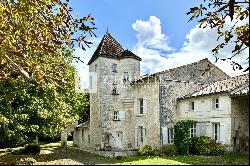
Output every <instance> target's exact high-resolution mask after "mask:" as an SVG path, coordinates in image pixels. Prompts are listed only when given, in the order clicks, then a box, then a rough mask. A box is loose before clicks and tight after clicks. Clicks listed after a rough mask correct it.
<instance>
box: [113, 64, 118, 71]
mask: <svg viewBox="0 0 250 166" xmlns="http://www.w3.org/2000/svg"><path fill="white" fill-rule="evenodd" d="M112 72H117V64H115V63H113V64H112Z"/></svg>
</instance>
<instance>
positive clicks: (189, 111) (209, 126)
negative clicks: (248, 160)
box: [177, 74, 249, 152]
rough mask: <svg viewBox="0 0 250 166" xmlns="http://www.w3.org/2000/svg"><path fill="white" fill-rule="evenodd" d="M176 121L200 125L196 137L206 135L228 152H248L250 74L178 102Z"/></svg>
mask: <svg viewBox="0 0 250 166" xmlns="http://www.w3.org/2000/svg"><path fill="white" fill-rule="evenodd" d="M177 110H178V111H177V114H178V115H177V117H178V118H179V119H180V120H184V119H185V120H187V119H192V120H196V121H198V123H197V124H196V125H194V126H193V133H192V134H193V135H192V136H199V135H207V136H209V137H211V138H213V139H214V140H216V141H217V142H220V143H222V144H224V145H225V146H226V147H227V149H228V150H230V151H232V150H235V151H240V152H248V141H249V76H248V74H245V75H241V76H237V77H233V78H229V79H225V80H222V81H216V82H213V83H211V84H209V85H207V86H204V87H202V88H200V89H197V90H195V91H194V92H191V93H189V94H188V95H185V96H183V97H181V98H179V99H178V109H177Z"/></svg>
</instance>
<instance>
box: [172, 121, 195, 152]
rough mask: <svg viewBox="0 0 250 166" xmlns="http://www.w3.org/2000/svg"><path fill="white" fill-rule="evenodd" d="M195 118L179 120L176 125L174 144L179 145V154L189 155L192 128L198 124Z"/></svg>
mask: <svg viewBox="0 0 250 166" xmlns="http://www.w3.org/2000/svg"><path fill="white" fill-rule="evenodd" d="M196 123H197V122H196V121H193V120H182V121H178V122H177V123H176V124H175V126H174V131H175V132H174V144H175V146H176V147H177V152H178V154H181V155H187V154H188V148H189V144H190V142H191V139H190V132H189V130H190V128H191V127H192V125H193V124H196Z"/></svg>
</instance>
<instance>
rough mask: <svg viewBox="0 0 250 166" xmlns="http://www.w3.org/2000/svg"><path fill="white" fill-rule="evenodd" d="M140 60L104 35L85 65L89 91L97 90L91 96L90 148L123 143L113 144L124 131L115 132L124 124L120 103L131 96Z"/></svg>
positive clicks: (138, 73)
mask: <svg viewBox="0 0 250 166" xmlns="http://www.w3.org/2000/svg"><path fill="white" fill-rule="evenodd" d="M140 61H141V58H140V57H138V56H136V55H135V54H133V53H132V52H131V51H129V50H125V49H123V48H122V46H121V45H120V44H119V43H118V42H117V41H116V40H115V39H114V38H113V37H112V36H111V35H110V34H109V33H106V34H105V35H104V37H103V38H102V40H101V42H100V44H99V46H98V47H97V49H96V51H95V52H94V54H93V56H92V58H91V59H90V61H89V62H88V65H89V72H90V89H91V88H96V93H90V132H91V133H90V144H91V147H101V148H107V147H114V146H116V147H121V148H122V147H123V144H122V142H121V143H120V144H119V141H118V143H115V141H114V140H115V139H114V137H121V141H122V139H123V134H125V133H124V132H126V131H121V130H122V129H117V125H118V126H119V125H126V124H125V122H122V119H123V117H124V116H125V112H124V111H123V107H122V102H121V100H123V99H126V98H129V97H130V82H131V81H133V79H136V78H137V77H139V75H140ZM93 73H94V74H93ZM93 75H95V78H96V79H94V78H93V77H92V76H93ZM94 82H95V83H94ZM91 85H92V86H95V87H91ZM118 113H119V119H116V115H117V114H118ZM117 116H118V115H117ZM118 120H119V121H120V122H117V121H118ZM118 128H119V127H118ZM117 130H118V131H117Z"/></svg>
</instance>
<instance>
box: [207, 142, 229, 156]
mask: <svg viewBox="0 0 250 166" xmlns="http://www.w3.org/2000/svg"><path fill="white" fill-rule="evenodd" d="M210 149H211V150H210V155H212V156H219V155H224V154H225V153H226V149H225V147H224V146H223V145H222V144H220V143H216V142H215V141H214V140H212V141H211V143H210Z"/></svg>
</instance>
